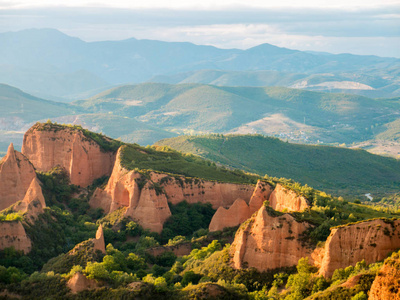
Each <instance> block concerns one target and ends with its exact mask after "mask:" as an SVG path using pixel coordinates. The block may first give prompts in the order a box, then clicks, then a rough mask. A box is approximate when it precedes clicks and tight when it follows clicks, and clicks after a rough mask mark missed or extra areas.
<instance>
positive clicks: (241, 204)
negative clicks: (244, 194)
mask: <svg viewBox="0 0 400 300" xmlns="http://www.w3.org/2000/svg"><path fill="white" fill-rule="evenodd" d="M249 216H250V207H249V206H248V205H247V203H246V201H244V200H243V199H237V200H236V201H235V202H234V203H233V205H232V206H231V207H229V208H228V209H226V208H223V207H222V206H221V207H220V208H218V210H217V211H216V212H215V214H214V216H213V218H212V220H211V223H210V226H209V227H208V228H209V230H210V231H218V230H223V229H224V228H225V227H234V226H237V225H239V224H241V223H243V222H244V221H246V220H247V219H248V218H249Z"/></svg>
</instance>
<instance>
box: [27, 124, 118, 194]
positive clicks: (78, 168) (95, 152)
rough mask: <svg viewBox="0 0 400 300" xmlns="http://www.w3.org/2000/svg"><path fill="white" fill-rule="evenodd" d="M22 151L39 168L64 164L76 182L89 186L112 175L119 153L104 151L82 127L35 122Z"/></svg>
mask: <svg viewBox="0 0 400 300" xmlns="http://www.w3.org/2000/svg"><path fill="white" fill-rule="evenodd" d="M22 153H23V154H24V155H25V156H26V157H28V158H29V160H30V161H31V162H32V164H33V165H34V166H35V168H36V169H37V170H39V171H43V172H47V171H49V170H51V169H52V168H54V167H55V166H60V167H62V168H64V169H65V170H66V171H67V173H68V175H69V177H70V180H71V183H72V184H75V185H78V186H82V187H86V186H88V185H90V184H92V182H93V180H95V179H97V178H100V177H102V176H104V175H107V176H108V175H110V174H111V171H112V168H113V165H114V159H115V154H114V153H112V152H106V151H104V150H103V149H102V148H101V147H100V146H99V144H97V143H96V142H95V141H94V140H92V139H90V138H88V137H86V136H85V135H84V134H83V132H82V131H81V130H78V129H74V128H70V127H65V126H61V125H54V124H35V125H34V126H33V127H32V128H30V129H29V130H28V131H27V132H26V133H25V135H24V141H23V145H22Z"/></svg>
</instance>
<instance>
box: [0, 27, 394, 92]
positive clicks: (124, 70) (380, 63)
mask: <svg viewBox="0 0 400 300" xmlns="http://www.w3.org/2000/svg"><path fill="white" fill-rule="evenodd" d="M0 44H1V45H2V47H1V48H0V66H1V68H0V70H1V71H0V82H3V83H6V84H11V85H14V86H17V87H19V88H22V89H24V90H26V91H29V92H33V93H35V94H36V95H41V96H45V97H47V98H52V97H61V98H64V99H68V98H75V99H76V98H77V97H79V95H81V94H82V93H85V95H87V93H88V92H90V91H93V90H95V91H96V90H97V91H98V90H99V89H104V88H106V87H109V86H111V85H116V84H122V83H139V82H144V81H147V80H149V79H151V78H152V77H154V76H158V75H173V74H178V73H181V72H188V71H199V70H205V69H209V70H210V69H211V70H225V71H258V70H272V71H279V72H287V73H303V74H318V73H343V72H349V73H355V74H369V73H373V74H376V76H378V77H379V78H383V77H385V78H390V74H389V73H391V72H396V71H395V70H398V69H399V66H400V60H399V59H396V58H382V57H377V56H359V55H351V54H339V55H334V54H323V55H321V54H317V53H310V52H302V51H298V50H291V49H286V48H280V47H276V46H273V45H270V44H262V45H259V46H256V47H253V48H250V49H247V50H239V49H219V48H216V47H212V46H201V45H195V44H191V43H187V42H179V43H178V42H162V41H152V40H137V39H134V38H131V39H127V40H122V41H102V42H85V41H82V40H80V39H78V38H74V37H70V36H68V35H66V34H63V33H61V32H60V31H58V30H55V29H29V30H23V31H18V32H6V33H1V34H0ZM393 70H394V71H393ZM30 78H33V79H31V80H30ZM397 89H398V87H397V88H395V90H397Z"/></svg>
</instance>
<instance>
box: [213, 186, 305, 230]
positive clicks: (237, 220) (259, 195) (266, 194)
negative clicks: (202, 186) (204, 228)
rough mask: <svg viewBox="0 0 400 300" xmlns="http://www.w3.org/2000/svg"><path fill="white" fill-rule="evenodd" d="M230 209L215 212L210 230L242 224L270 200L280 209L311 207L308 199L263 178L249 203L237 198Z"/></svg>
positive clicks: (272, 204) (296, 209)
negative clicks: (271, 183) (274, 185)
mask: <svg viewBox="0 0 400 300" xmlns="http://www.w3.org/2000/svg"><path fill="white" fill-rule="evenodd" d="M236 201H238V202H235V203H234V205H232V206H231V207H230V208H229V209H224V208H223V207H220V208H219V209H218V210H217V212H216V213H215V214H214V216H213V218H212V220H211V223H210V226H209V230H210V231H217V230H222V229H224V228H225V227H234V226H237V225H240V224H241V223H242V222H244V221H245V220H247V219H248V218H250V217H251V216H252V214H253V213H255V212H256V211H257V210H258V209H259V208H260V207H261V206H262V205H263V203H264V201H268V202H269V203H270V205H271V207H272V208H273V209H275V210H278V211H285V210H287V211H303V210H305V209H307V208H309V207H310V205H309V203H308V200H307V199H306V198H304V197H303V196H299V195H297V194H296V192H294V191H292V190H290V189H287V188H285V187H283V186H282V185H280V184H279V183H278V184H277V185H276V187H275V189H274V188H273V187H272V186H271V185H270V184H269V183H268V182H265V181H262V180H259V181H258V182H257V185H256V187H255V189H254V192H253V194H252V196H251V199H250V201H249V204H248V205H247V202H246V201H243V200H236Z"/></svg>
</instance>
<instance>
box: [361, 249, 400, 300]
mask: <svg viewBox="0 0 400 300" xmlns="http://www.w3.org/2000/svg"><path fill="white" fill-rule="evenodd" d="M368 299H369V300H394V299H400V259H399V257H398V254H397V258H392V257H391V258H388V259H387V260H386V261H385V263H384V265H383V267H382V268H381V269H380V270H379V272H378V275H377V276H376V277H375V280H374V282H373V283H372V286H371V289H370V291H369V298H368Z"/></svg>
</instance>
